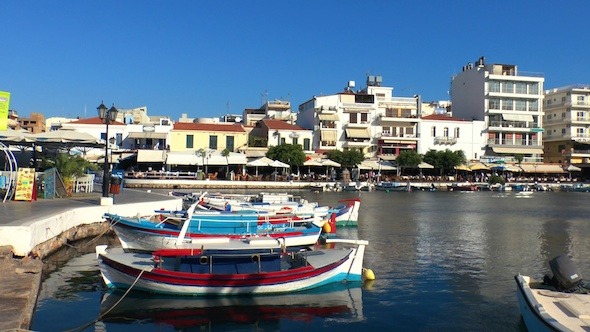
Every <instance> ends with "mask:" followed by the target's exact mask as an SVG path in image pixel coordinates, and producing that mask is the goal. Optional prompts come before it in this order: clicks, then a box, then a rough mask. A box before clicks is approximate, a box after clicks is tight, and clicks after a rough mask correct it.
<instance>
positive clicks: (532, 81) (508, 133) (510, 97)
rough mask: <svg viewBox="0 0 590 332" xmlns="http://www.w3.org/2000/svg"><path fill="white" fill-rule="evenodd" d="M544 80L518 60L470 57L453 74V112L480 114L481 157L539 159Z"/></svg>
mask: <svg viewBox="0 0 590 332" xmlns="http://www.w3.org/2000/svg"><path fill="white" fill-rule="evenodd" d="M543 83H544V78H543V77H542V75H540V74H538V73H525V72H519V71H518V67H517V66H516V65H507V64H486V63H485V59H484V58H483V57H481V58H479V59H478V60H477V61H476V62H475V63H474V64H472V63H468V64H467V65H466V66H464V67H463V70H462V71H461V72H460V73H459V74H457V75H455V76H454V77H453V78H452V80H451V101H452V110H453V116H456V117H459V118H465V119H474V120H483V121H484V122H485V128H484V132H485V133H486V135H487V143H486V146H485V152H484V159H488V160H498V159H500V160H513V159H514V157H515V156H516V155H522V156H523V157H524V159H523V160H524V161H525V162H526V161H530V162H540V161H542V157H543V129H542V128H543V97H544V95H543Z"/></svg>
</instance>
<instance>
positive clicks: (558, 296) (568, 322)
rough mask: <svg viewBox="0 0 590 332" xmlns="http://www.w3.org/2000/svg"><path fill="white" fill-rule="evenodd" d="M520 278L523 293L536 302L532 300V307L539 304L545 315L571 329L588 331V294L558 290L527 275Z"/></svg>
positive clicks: (589, 320)
mask: <svg viewBox="0 0 590 332" xmlns="http://www.w3.org/2000/svg"><path fill="white" fill-rule="evenodd" d="M521 277H522V276H521ZM522 280H525V282H524V285H523V290H524V294H525V295H527V297H528V296H532V297H533V298H534V300H536V302H537V303H538V304H535V303H534V302H533V303H532V304H533V307H538V305H541V306H542V309H544V311H545V313H546V314H547V315H549V316H550V317H551V318H552V319H553V320H554V321H557V322H559V324H561V325H563V327H565V328H567V329H569V330H571V331H585V332H588V331H590V294H578V293H564V292H559V291H555V290H553V289H551V288H550V287H549V286H546V285H543V284H542V283H541V282H538V281H534V280H531V279H530V278H528V277H522ZM527 286H528V287H527ZM527 290H530V292H528V291H527ZM529 302H531V301H530V299H529ZM542 309H541V310H540V311H541V312H543V310H542Z"/></svg>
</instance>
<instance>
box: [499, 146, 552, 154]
mask: <svg viewBox="0 0 590 332" xmlns="http://www.w3.org/2000/svg"><path fill="white" fill-rule="evenodd" d="M492 150H494V152H496V153H521V154H543V148H542V147H538V148H519V147H513V148H509V147H497V146H495V147H493V148H492Z"/></svg>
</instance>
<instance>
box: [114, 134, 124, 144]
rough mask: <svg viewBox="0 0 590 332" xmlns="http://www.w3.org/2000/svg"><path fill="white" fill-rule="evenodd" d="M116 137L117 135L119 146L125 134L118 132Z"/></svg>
mask: <svg viewBox="0 0 590 332" xmlns="http://www.w3.org/2000/svg"><path fill="white" fill-rule="evenodd" d="M115 137H116V142H117V145H118V146H121V144H122V143H123V134H119V133H118V134H116V135H115Z"/></svg>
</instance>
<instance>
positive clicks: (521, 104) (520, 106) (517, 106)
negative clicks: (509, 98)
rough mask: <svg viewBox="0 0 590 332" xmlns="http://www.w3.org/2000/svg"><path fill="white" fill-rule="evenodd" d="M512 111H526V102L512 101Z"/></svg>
mask: <svg viewBox="0 0 590 332" xmlns="http://www.w3.org/2000/svg"><path fill="white" fill-rule="evenodd" d="M514 109H515V110H517V111H526V101H524V100H522V99H517V100H515V101H514Z"/></svg>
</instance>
